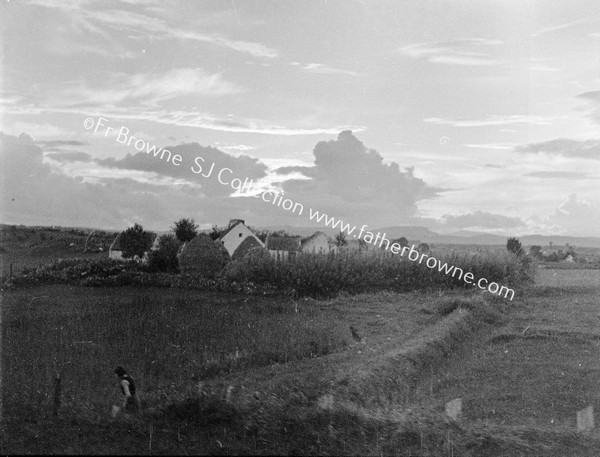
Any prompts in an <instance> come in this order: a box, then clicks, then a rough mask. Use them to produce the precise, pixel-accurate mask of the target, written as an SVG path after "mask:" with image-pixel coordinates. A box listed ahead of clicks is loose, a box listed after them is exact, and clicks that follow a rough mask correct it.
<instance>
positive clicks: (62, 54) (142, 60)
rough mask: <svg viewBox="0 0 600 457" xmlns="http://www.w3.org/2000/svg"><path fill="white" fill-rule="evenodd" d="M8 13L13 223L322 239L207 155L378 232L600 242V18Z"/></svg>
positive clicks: (108, 5) (182, 10)
mask: <svg viewBox="0 0 600 457" xmlns="http://www.w3.org/2000/svg"><path fill="white" fill-rule="evenodd" d="M0 5H1V6H0V16H1V17H0V24H1V32H0V33H1V37H2V61H1V63H0V65H2V80H1V81H0V88H1V89H2V93H1V94H0V107H1V108H0V109H1V111H2V117H1V123H0V130H1V131H2V132H3V133H4V134H3V135H2V141H1V144H2V149H1V156H0V160H1V162H0V164H1V166H2V168H1V169H0V173H1V174H2V192H1V195H0V196H1V203H0V205H1V206H0V208H2V211H1V213H2V218H1V219H2V220H1V222H5V223H24V224H40V225H41V224H43V225H64V226H72V225H78V226H97V227H103V228H113V229H121V228H124V227H125V226H127V225H130V224H132V223H133V222H139V223H141V224H142V225H144V227H147V228H150V229H154V230H165V229H168V227H169V226H170V225H172V222H173V221H174V220H177V219H179V218H181V217H192V218H194V219H195V220H196V222H198V223H200V224H201V225H203V226H210V225H212V224H220V225H222V224H224V223H225V222H226V221H227V220H228V219H232V218H242V219H246V221H247V222H248V223H249V224H250V225H253V226H267V225H283V224H290V225H315V224H314V223H311V222H310V221H309V220H307V219H306V218H299V217H298V216H296V215H293V214H289V213H287V212H285V211H283V210H281V209H278V208H273V207H270V206H269V205H267V204H265V203H262V202H260V201H259V200H257V199H252V198H250V197H241V196H238V195H236V194H235V193H234V191H233V190H232V189H231V187H228V186H224V185H221V184H220V183H218V182H216V181H215V179H212V180H210V179H209V178H202V177H200V176H198V175H196V174H194V173H193V172H191V170H190V166H191V165H193V162H194V158H195V157H197V156H202V157H204V158H205V159H206V162H207V163H209V162H215V164H216V167H217V168H223V167H229V168H231V169H232V170H234V171H235V173H236V175H238V176H239V177H240V178H241V179H242V180H243V179H244V178H246V177H248V178H251V179H253V180H255V181H256V182H257V183H259V185H261V186H263V188H265V189H276V190H279V191H282V192H285V194H286V195H287V196H290V198H292V199H293V200H295V201H301V202H303V203H305V205H306V206H311V207H313V208H315V209H318V210H320V211H324V212H327V213H328V214H330V215H333V216H336V217H340V218H342V219H347V220H348V221H352V222H354V223H356V224H368V225H369V227H372V228H376V227H382V226H389V225H422V226H427V227H429V228H430V229H432V230H436V231H442V232H444V231H447V232H450V231H456V230H474V231H485V232H490V233H497V234H501V235H507V236H512V235H524V234H531V233H541V234H557V235H558V234H565V235H573V236H600V223H599V222H598V221H600V192H599V190H600V186H599V182H600V181H599V179H600V90H599V89H600V3H599V2H598V1H597V0H590V1H585V0H575V1H571V0H569V1H567V0H559V1H551V0H546V1H541V0H537V1H536V0H528V1H518V0H497V1H478V0H460V1H459V0H446V1H430V0H424V1H397V0H388V1H377V2H374V1H373V2H370V1H361V0H355V1H347V0H344V1H342V0H339V1H331V0H330V1H323V0H320V1H310V0H309V1H298V2H296V1H258V0H256V1H253V0H249V1H240V0H237V1H236V0H231V1H172V2H171V1H158V0H156V1H155V0H140V1H134V0H123V1H116V0H108V1H91V0H69V1H50V0H29V1H25V0H24V1H18V0H10V1H7V0H2V2H1V4H0ZM99 116H102V117H104V118H106V119H107V120H108V121H107V123H108V125H110V126H113V127H115V128H116V129H118V128H119V127H120V126H126V127H127V128H128V129H129V131H130V132H131V134H132V135H135V136H136V137H137V138H141V139H143V140H144V141H145V142H146V143H148V144H155V145H157V147H167V148H168V149H169V150H171V151H173V152H177V153H180V154H181V155H182V156H183V157H184V165H182V166H181V167H175V166H173V165H172V164H166V163H164V161H161V160H159V159H158V158H155V157H152V156H149V155H148V154H146V153H145V152H143V151H142V152H138V151H137V150H136V149H135V148H134V147H133V146H132V145H130V146H129V147H128V146H127V145H124V144H121V143H119V142H117V138H116V137H115V135H107V136H106V137H105V136H104V135H101V134H98V132H97V133H96V134H94V133H93V132H91V131H89V130H86V129H85V128H84V125H83V123H84V120H85V119H86V118H87V117H92V118H94V119H97V118H98V117H99ZM346 130H351V131H352V134H350V133H344V134H342V135H339V134H340V132H342V131H346ZM22 133H25V135H23V136H21V137H20V138H18V137H19V136H20V135H21V134H22ZM375 151H376V152H375Z"/></svg>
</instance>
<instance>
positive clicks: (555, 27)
mask: <svg viewBox="0 0 600 457" xmlns="http://www.w3.org/2000/svg"><path fill="white" fill-rule="evenodd" d="M589 21H590V19H589V18H582V19H577V20H575V21H571V22H565V23H563V24H558V25H553V26H550V27H544V28H542V29H540V30H538V31H537V32H533V33H532V34H531V36H532V37H539V36H542V35H545V34H547V33H552V32H556V31H558V30H564V29H567V28H571V27H573V26H575V25H579V24H583V23H585V22H589Z"/></svg>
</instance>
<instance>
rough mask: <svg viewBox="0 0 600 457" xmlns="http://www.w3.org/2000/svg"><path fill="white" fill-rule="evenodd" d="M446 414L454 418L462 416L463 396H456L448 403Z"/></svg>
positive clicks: (456, 419) (457, 418)
mask: <svg viewBox="0 0 600 457" xmlns="http://www.w3.org/2000/svg"><path fill="white" fill-rule="evenodd" d="M446 415H447V416H448V417H449V418H450V419H452V420H455V421H459V420H460V418H461V416H462V398H455V399H454V400H452V401H449V402H448V403H446Z"/></svg>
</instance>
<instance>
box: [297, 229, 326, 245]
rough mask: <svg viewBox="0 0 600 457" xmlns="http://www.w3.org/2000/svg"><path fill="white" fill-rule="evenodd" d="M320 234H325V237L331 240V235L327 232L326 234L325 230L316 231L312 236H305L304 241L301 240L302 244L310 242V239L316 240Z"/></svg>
mask: <svg viewBox="0 0 600 457" xmlns="http://www.w3.org/2000/svg"><path fill="white" fill-rule="evenodd" d="M320 236H324V237H325V238H327V239H328V240H329V237H328V236H327V235H326V234H324V233H323V232H315V233H313V234H312V235H311V236H309V237H308V238H304V239H303V240H302V242H301V243H302V246H304V245H305V244H306V243H308V242H310V241H312V240H314V239H316V238H318V237H320Z"/></svg>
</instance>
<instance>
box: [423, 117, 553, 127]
mask: <svg viewBox="0 0 600 457" xmlns="http://www.w3.org/2000/svg"><path fill="white" fill-rule="evenodd" d="M554 120H556V117H549V116H534V115H529V114H513V115H504V116H499V115H493V116H489V117H488V118H486V119H472V120H468V119H444V118H440V117H428V118H425V119H423V122H427V123H429V124H437V125H451V126H453V127H490V126H497V125H512V124H528V125H549V124H551V121H554Z"/></svg>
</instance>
